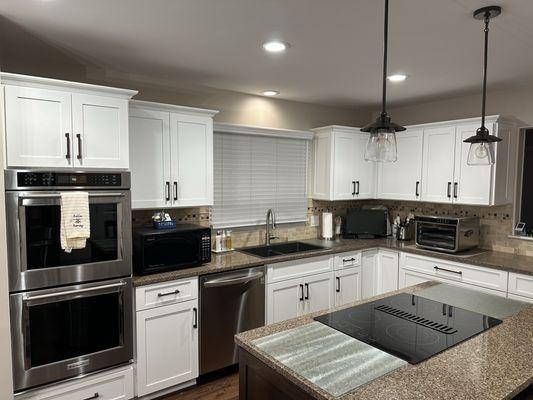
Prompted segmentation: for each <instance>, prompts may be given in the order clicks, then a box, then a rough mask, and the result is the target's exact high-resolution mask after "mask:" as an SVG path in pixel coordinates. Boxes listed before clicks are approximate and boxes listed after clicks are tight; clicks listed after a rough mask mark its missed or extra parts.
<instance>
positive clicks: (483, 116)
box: [481, 12, 490, 132]
mask: <svg viewBox="0 0 533 400" xmlns="http://www.w3.org/2000/svg"><path fill="white" fill-rule="evenodd" d="M489 22H490V13H489V12H487V13H486V14H485V29H484V32H485V50H484V60H483V98H482V101H481V129H482V130H483V132H486V128H485V109H486V106H485V103H486V102H487V58H488V52H489Z"/></svg>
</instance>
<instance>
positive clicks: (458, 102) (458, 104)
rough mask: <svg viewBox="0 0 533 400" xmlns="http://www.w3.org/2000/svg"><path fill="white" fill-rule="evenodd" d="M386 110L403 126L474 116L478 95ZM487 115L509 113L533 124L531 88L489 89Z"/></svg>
mask: <svg viewBox="0 0 533 400" xmlns="http://www.w3.org/2000/svg"><path fill="white" fill-rule="evenodd" d="M388 111H389V114H390V115H391V116H392V118H393V119H394V121H395V122H397V123H399V124H404V125H411V124H420V123H426V122H436V121H447V120H452V119H459V118H470V117H478V116H480V115H481V95H480V94H476V95H471V96H462V97H455V98H450V99H446V100H440V101H428V102H421V103H418V104H415V105H408V106H402V107H392V108H390V109H389V110H388ZM487 114H488V115H496V114H498V115H504V116H513V117H516V118H518V119H520V120H522V121H523V122H525V123H526V124H527V125H533V87H520V88H513V89H505V90H492V91H489V92H488V94H487Z"/></svg>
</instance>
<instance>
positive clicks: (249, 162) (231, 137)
mask: <svg viewBox="0 0 533 400" xmlns="http://www.w3.org/2000/svg"><path fill="white" fill-rule="evenodd" d="M307 144H308V140H305V139H300V138H285V137H273V136H264V135H253V134H237V133H225V132H224V133H222V132H215V135H214V168H215V175H214V190H215V193H214V194H215V202H214V207H213V226H214V227H229V226H249V225H258V224H264V223H265V214H266V211H267V210H268V209H269V208H272V209H273V210H274V211H275V213H276V221H277V222H278V223H279V222H297V221H305V220H306V218H307Z"/></svg>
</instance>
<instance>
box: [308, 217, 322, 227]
mask: <svg viewBox="0 0 533 400" xmlns="http://www.w3.org/2000/svg"><path fill="white" fill-rule="evenodd" d="M319 224H320V216H319V215H310V216H309V226H318V225H319Z"/></svg>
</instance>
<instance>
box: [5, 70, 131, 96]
mask: <svg viewBox="0 0 533 400" xmlns="http://www.w3.org/2000/svg"><path fill="white" fill-rule="evenodd" d="M0 81H1V82H2V84H3V85H11V86H23V87H32V88H40V89H49V90H66V91H69V92H75V93H83V94H93V95H100V96H102V95H103V96H107V97H118V98H123V99H130V98H132V97H133V96H135V95H136V94H137V93H139V92H138V91H137V90H131V89H120V88H114V87H109V86H101V85H94V84H90V83H81V82H73V81H63V80H59V79H51V78H43V77H39V76H30V75H20V74H13V73H10V72H2V73H0Z"/></svg>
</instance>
